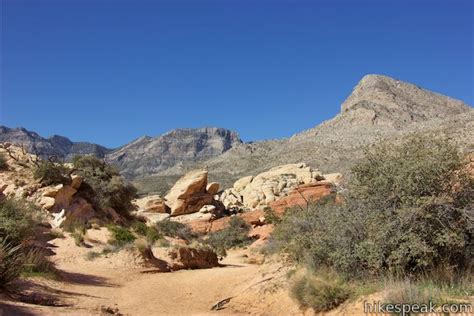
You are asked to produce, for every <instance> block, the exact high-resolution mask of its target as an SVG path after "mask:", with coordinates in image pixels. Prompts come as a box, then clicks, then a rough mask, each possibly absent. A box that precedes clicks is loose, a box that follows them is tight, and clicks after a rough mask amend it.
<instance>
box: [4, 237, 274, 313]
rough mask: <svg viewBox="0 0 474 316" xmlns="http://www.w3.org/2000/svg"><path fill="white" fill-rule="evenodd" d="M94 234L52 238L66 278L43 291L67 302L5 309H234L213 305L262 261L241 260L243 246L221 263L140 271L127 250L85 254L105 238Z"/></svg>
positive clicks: (242, 287)
mask: <svg viewBox="0 0 474 316" xmlns="http://www.w3.org/2000/svg"><path fill="white" fill-rule="evenodd" d="M95 234H96V235H95V236H92V237H90V240H92V241H93V242H89V244H90V245H91V248H84V247H77V246H75V245H74V241H73V240H72V239H71V238H69V237H68V238H66V239H56V240H54V241H53V242H52V244H53V245H54V247H55V248H54V249H55V252H56V255H55V256H53V260H54V261H55V262H56V265H57V267H58V268H59V269H60V270H61V271H62V274H63V276H64V279H63V281H61V282H59V281H44V282H41V286H42V287H43V290H44V291H46V292H56V293H57V297H59V298H60V301H61V303H65V304H67V305H68V306H66V307H41V306H35V305H26V304H15V306H14V307H15V308H16V309H14V310H13V309H12V308H13V307H10V309H8V308H5V307H4V310H6V311H10V312H6V313H4V315H9V314H12V315H21V314H23V315H98V314H101V313H102V312H103V310H104V309H103V307H106V308H110V310H113V309H116V308H117V309H118V311H119V312H120V313H122V314H125V315H207V314H229V313H233V314H234V313H236V310H233V309H232V308H227V309H223V310H221V311H218V312H216V311H211V307H212V306H213V305H214V304H215V303H217V302H218V301H220V300H222V299H225V298H227V297H232V296H235V295H236V294H240V293H244V292H245V291H246V289H247V288H248V287H251V285H252V283H256V282H258V281H259V278H258V276H259V275H261V273H260V272H259V270H260V268H261V266H260V265H256V264H247V263H245V257H244V256H243V255H242V251H237V252H230V253H229V255H228V256H227V257H226V258H225V259H224V261H223V262H222V263H223V264H224V265H225V266H224V267H221V268H213V269H202V270H181V271H176V272H172V273H143V270H144V269H143V268H137V265H136V264H135V262H134V260H135V259H136V258H134V257H133V256H132V255H130V254H127V251H122V252H121V253H119V254H114V255H111V256H108V257H99V258H97V259H94V260H92V261H91V260H87V259H86V254H87V253H88V252H90V251H93V250H96V249H97V250H99V249H100V245H101V244H102V242H101V239H102V240H103V239H104V238H103V236H101V235H100V234H101V232H96V233H95ZM264 277H265V276H262V279H264ZM37 282H38V281H37V280H35V283H37ZM229 305H230V304H229ZM241 307H242V306H240V308H241ZM245 312H249V311H245ZM0 315H1V313H0Z"/></svg>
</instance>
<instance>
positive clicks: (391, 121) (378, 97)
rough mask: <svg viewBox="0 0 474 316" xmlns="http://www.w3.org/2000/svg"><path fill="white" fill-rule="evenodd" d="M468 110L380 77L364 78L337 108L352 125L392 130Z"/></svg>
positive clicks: (418, 89)
mask: <svg viewBox="0 0 474 316" xmlns="http://www.w3.org/2000/svg"><path fill="white" fill-rule="evenodd" d="M469 110H470V107H469V106H468V105H466V104H465V103H464V102H462V101H460V100H456V99H453V98H450V97H447V96H444V95H441V94H438V93H434V92H431V91H429V90H426V89H423V88H420V87H418V86H416V85H414V84H411V83H407V82H403V81H400V80H397V79H393V78H390V77H386V76H382V75H366V76H364V77H363V78H362V79H361V80H360V81H359V83H358V84H357V85H356V86H355V88H354V89H353V91H352V93H351V95H350V96H349V97H348V98H347V99H346V100H345V101H344V103H342V105H341V115H348V116H350V117H351V122H353V123H354V122H357V121H359V122H362V123H370V124H372V125H386V126H387V125H390V126H392V127H402V126H405V125H406V124H410V123H412V122H421V121H426V120H429V119H434V118H445V117H448V116H453V115H457V114H461V113H464V112H467V111H469ZM351 112H352V113H351Z"/></svg>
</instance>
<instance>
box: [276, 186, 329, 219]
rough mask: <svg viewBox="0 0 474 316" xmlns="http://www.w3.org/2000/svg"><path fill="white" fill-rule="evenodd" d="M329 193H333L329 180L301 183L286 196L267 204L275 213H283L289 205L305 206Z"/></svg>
mask: <svg viewBox="0 0 474 316" xmlns="http://www.w3.org/2000/svg"><path fill="white" fill-rule="evenodd" d="M331 193H334V186H333V184H332V183H330V182H329V181H320V182H316V183H309V184H303V185H301V186H298V187H297V188H295V189H294V190H293V191H292V192H291V193H290V194H288V195H287V196H285V197H282V198H281V199H279V200H277V201H273V202H271V203H270V204H269V205H268V206H269V207H270V208H271V209H272V210H273V211H274V212H275V214H277V215H283V213H285V211H286V209H288V208H290V207H294V206H301V207H306V206H307V204H308V203H312V202H315V201H318V200H320V199H321V198H323V197H325V196H327V195H329V194H331Z"/></svg>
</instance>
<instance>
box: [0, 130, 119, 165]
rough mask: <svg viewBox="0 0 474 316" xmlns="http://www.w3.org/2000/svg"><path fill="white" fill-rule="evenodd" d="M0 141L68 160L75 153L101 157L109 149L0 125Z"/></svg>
mask: <svg viewBox="0 0 474 316" xmlns="http://www.w3.org/2000/svg"><path fill="white" fill-rule="evenodd" d="M0 142H10V143H14V144H20V145H22V146H24V147H25V149H26V150H27V151H28V152H30V153H35V154H38V155H39V156H41V157H43V158H48V157H51V156H54V157H57V158H60V159H64V160H70V159H71V158H72V157H73V156H75V155H95V156H97V157H100V158H103V157H105V155H106V154H107V153H108V152H110V151H111V150H110V149H108V148H105V147H103V146H100V145H97V144H92V143H87V142H73V141H71V140H70V139H68V138H66V137H63V136H58V135H54V136H51V137H49V138H43V137H41V136H40V135H38V134H37V133H35V132H32V131H28V130H26V129H24V128H21V127H20V128H8V127H5V126H0Z"/></svg>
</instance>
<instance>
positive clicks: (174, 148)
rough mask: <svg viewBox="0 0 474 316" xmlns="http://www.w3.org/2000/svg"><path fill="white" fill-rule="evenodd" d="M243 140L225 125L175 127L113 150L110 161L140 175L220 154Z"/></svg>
mask: <svg viewBox="0 0 474 316" xmlns="http://www.w3.org/2000/svg"><path fill="white" fill-rule="evenodd" d="M241 143H242V141H241V140H240V138H239V135H238V134H237V133H235V132H233V131H230V130H227V129H223V128H216V127H204V128H196V129H192V128H187V129H176V130H173V131H170V132H168V133H166V134H164V135H162V136H158V137H154V138H153V137H148V136H144V137H140V138H138V139H137V140H135V141H133V142H131V143H129V144H127V145H125V146H123V147H120V148H118V149H117V150H114V151H113V152H111V153H110V154H109V155H107V160H108V161H109V162H111V163H112V164H114V165H116V166H118V167H119V168H120V170H121V171H122V173H123V174H124V175H125V176H126V177H128V178H137V177H143V176H146V175H149V174H154V173H158V172H160V171H163V170H166V169H168V168H171V167H173V166H176V165H179V164H181V163H184V162H191V163H195V162H197V161H200V160H204V159H209V158H212V157H216V156H219V155H221V154H223V153H224V152H226V151H227V150H229V149H231V148H233V147H234V146H236V145H238V144H241Z"/></svg>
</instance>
